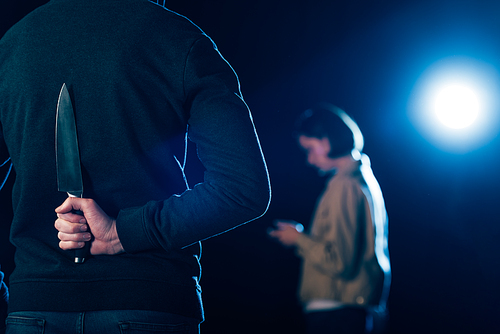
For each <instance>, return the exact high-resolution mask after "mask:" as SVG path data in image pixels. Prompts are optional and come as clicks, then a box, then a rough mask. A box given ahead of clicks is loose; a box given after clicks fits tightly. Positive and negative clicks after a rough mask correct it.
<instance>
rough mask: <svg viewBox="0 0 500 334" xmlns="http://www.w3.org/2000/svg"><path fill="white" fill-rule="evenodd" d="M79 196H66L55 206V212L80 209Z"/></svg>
mask: <svg viewBox="0 0 500 334" xmlns="http://www.w3.org/2000/svg"><path fill="white" fill-rule="evenodd" d="M79 199H80V198H76V197H68V198H66V200H65V201H64V202H63V204H61V205H60V206H58V207H57V208H56V210H55V211H56V213H68V212H71V211H73V210H81V203H79V201H78V200H79Z"/></svg>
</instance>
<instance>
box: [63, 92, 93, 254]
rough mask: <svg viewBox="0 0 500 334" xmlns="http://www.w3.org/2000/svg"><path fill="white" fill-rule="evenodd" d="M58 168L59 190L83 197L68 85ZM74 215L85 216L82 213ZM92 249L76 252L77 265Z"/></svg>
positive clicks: (72, 195)
mask: <svg viewBox="0 0 500 334" xmlns="http://www.w3.org/2000/svg"><path fill="white" fill-rule="evenodd" d="M55 147H56V168H57V188H58V190H59V191H62V192H65V193H67V194H68V196H69V197H82V196H83V180H82V168H81V164H80V150H79V148H78V137H77V131H76V123H75V115H74V111H73V105H72V103H71V97H70V95H69V91H68V88H67V86H66V83H64V84H63V85H62V87H61V91H60V93H59V99H58V101H57V110H56V142H55ZM73 213H75V214H78V215H81V216H83V213H82V212H81V211H77V210H74V211H73ZM89 249H90V242H86V243H85V247H83V248H80V249H77V250H75V263H83V262H84V261H85V258H86V257H87V255H88V253H89Z"/></svg>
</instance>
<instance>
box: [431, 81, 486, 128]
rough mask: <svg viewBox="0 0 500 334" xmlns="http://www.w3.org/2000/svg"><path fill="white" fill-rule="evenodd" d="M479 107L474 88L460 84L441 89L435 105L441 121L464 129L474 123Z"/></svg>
mask: <svg viewBox="0 0 500 334" xmlns="http://www.w3.org/2000/svg"><path fill="white" fill-rule="evenodd" d="M479 108H480V106H479V101H478V99H477V96H476V94H475V93H474V92H473V91H472V89H470V88H469V87H467V86H464V85H459V84H455V85H450V86H447V87H444V88H443V89H441V91H439V92H438V94H437V96H436V101H435V105H434V110H435V113H436V115H437V117H438V119H439V120H440V121H441V123H443V124H444V125H446V126H448V127H450V128H453V129H462V128H465V127H467V126H469V125H471V124H472V123H474V121H475V120H476V118H477V115H478V113H479Z"/></svg>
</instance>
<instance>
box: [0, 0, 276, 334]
mask: <svg viewBox="0 0 500 334" xmlns="http://www.w3.org/2000/svg"><path fill="white" fill-rule="evenodd" d="M63 83H65V84H66V86H67V88H68V91H69V94H70V96H71V100H72V104H73V109H74V113H75V118H76V127H77V133H78V142H79V146H80V147H79V148H80V158H81V159H80V160H81V166H82V175H83V186H84V190H83V197H84V198H67V195H66V194H65V193H62V192H59V191H58V187H57V178H56V175H57V173H56V156H55V150H54V142H55V138H54V127H55V119H56V107H57V100H58V96H59V92H60V91H61V87H62V85H63ZM187 138H189V140H191V141H192V142H194V144H195V145H196V147H197V154H198V157H199V159H200V161H201V163H202V164H203V166H204V167H205V173H204V181H203V182H201V183H200V184H197V185H195V186H193V187H191V186H190V185H188V181H189V180H187V179H186V178H185V175H184V167H185V163H186V140H187ZM8 157H10V158H11V161H12V163H13V168H14V170H15V172H16V179H15V183H14V186H13V187H14V189H13V209H14V219H13V221H12V224H11V235H10V240H11V242H12V243H13V245H14V246H15V247H16V267H15V270H14V272H13V273H12V275H11V276H10V278H9V290H10V300H9V316H8V318H7V331H8V332H9V333H18V331H19V332H23V331H24V328H25V327H26V326H28V327H30V328H37V327H38V326H40V327H44V330H45V333H47V334H51V333H59V332H61V333H65V334H66V333H69V331H68V326H72V327H73V326H75V324H76V326H83V328H84V330H85V333H88V332H87V331H90V330H92V329H95V332H97V333H108V334H111V333H115V332H116V333H118V332H119V327H121V328H122V330H125V329H131V328H135V327H140V328H144V327H146V328H150V327H151V328H160V329H162V330H165V331H166V330H167V329H168V328H171V327H172V326H173V327H174V328H177V329H178V328H179V327H181V328H184V327H186V329H185V330H184V331H181V332H185V333H193V332H197V329H198V325H199V323H200V322H201V321H203V319H204V316H203V307H202V303H201V288H200V284H199V279H200V267H199V260H200V254H201V252H200V250H201V249H200V241H201V240H204V239H207V238H210V237H212V236H214V235H217V234H220V233H222V232H225V231H227V230H229V229H232V228H234V227H236V226H239V225H241V224H243V223H245V222H248V221H251V220H253V219H256V218H258V217H259V216H261V215H262V214H263V213H264V212H265V211H266V209H267V206H268V204H269V200H270V188H269V179H268V175H267V170H266V165H265V162H264V159H263V156H262V152H261V149H260V144H259V140H258V138H257V135H256V132H255V129H254V125H253V121H252V117H251V114H250V112H249V110H248V108H247V106H246V104H245V102H244V101H243V98H242V95H241V92H240V87H239V82H238V78H237V76H236V75H235V73H234V72H233V70H232V68H231V67H230V66H229V64H228V63H227V62H226V61H225V60H224V58H222V56H221V55H220V54H219V52H218V50H217V48H216V47H215V45H214V43H213V42H212V40H211V39H210V38H209V37H208V36H207V35H205V34H204V33H203V31H201V30H200V29H199V28H198V27H197V26H195V25H194V24H193V23H192V22H191V21H189V20H188V19H186V18H185V17H183V16H181V15H178V14H176V13H174V12H171V11H169V10H167V9H165V8H164V7H162V6H160V5H158V4H157V3H155V2H151V1H148V0H86V1H80V0H51V1H50V2H49V3H47V4H46V5H44V6H42V7H39V8H38V9H36V10H35V11H33V12H32V13H30V14H29V15H27V16H26V17H25V18H24V19H22V20H21V21H20V22H19V23H18V24H16V25H15V26H14V27H13V28H11V29H10V30H9V31H8V32H7V33H6V34H5V36H4V37H3V38H2V40H0V161H5V160H6V159H8ZM56 208H57V209H56ZM73 210H81V211H83V217H82V216H80V215H77V214H75V213H73ZM54 211H56V212H54ZM56 213H57V215H56ZM54 226H55V228H54ZM56 229H57V230H56ZM89 240H90V242H91V248H90V256H89V258H87V260H86V261H85V263H83V264H75V263H74V262H73V259H74V253H73V250H74V249H76V248H80V247H82V246H83V243H84V242H85V241H87V242H88V241H89ZM108 325H109V327H108ZM23 333H24V332H23Z"/></svg>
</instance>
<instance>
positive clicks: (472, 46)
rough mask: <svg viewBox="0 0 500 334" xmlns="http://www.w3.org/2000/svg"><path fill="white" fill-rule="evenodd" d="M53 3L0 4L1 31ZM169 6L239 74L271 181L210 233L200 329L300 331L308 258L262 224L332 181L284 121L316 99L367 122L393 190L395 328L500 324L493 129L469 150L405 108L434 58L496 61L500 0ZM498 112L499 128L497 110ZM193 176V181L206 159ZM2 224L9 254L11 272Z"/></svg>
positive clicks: (248, 1) (301, 217) (306, 202)
mask: <svg viewBox="0 0 500 334" xmlns="http://www.w3.org/2000/svg"><path fill="white" fill-rule="evenodd" d="M45 2H46V1H43V0H40V1H34V0H30V1H23V2H21V1H19V2H16V3H14V2H6V1H5V0H2V3H1V5H0V13H1V14H0V29H1V31H0V33H1V34H3V33H4V32H5V31H6V30H7V29H8V28H9V27H10V26H11V25H12V24H14V23H15V22H17V21H18V20H19V19H21V18H22V17H23V16H24V15H25V14H26V13H28V12H29V11H31V10H32V9H34V8H36V7H37V6H39V5H42V4H43V3H45ZM167 7H168V8H170V9H172V10H175V11H177V12H179V13H181V14H183V15H186V16H187V17H189V18H190V19H191V20H193V21H194V22H195V23H196V24H198V25H199V26H200V27H201V28H202V29H203V30H204V31H205V32H206V33H207V34H208V35H209V36H211V37H212V38H213V39H214V41H215V42H216V43H217V45H218V47H219V49H220V51H221V53H222V54H223V56H224V57H225V58H226V59H227V60H228V61H229V62H230V63H231V65H232V66H233V68H234V69H235V71H236V72H237V73H238V75H239V78H240V81H241V85H242V92H243V95H244V97H245V99H246V102H247V103H248V104H249V106H250V108H251V110H252V112H253V116H254V121H255V124H256V127H257V131H258V133H259V135H260V139H261V143H262V147H263V150H264V154H265V157H266V159H267V162H268V167H269V172H270V175H271V182H272V186H273V199H272V203H271V206H270V208H269V211H268V213H267V214H266V215H265V216H264V217H263V218H261V219H259V220H257V221H254V222H251V223H249V224H247V225H245V226H243V227H241V228H238V229H236V230H233V231H231V232H229V233H226V234H224V235H221V236H218V237H216V238H213V239H210V240H207V241H205V242H204V244H203V246H204V248H203V257H202V263H203V275H202V286H203V291H204V302H205V307H206V318H207V320H206V321H205V323H203V324H202V333H205V334H208V333H218V334H223V333H301V330H302V328H303V320H302V317H301V313H300V308H299V306H298V304H297V299H296V287H297V277H298V273H299V265H300V261H299V260H298V258H296V257H295V256H294V254H293V251H292V250H290V249H285V248H283V247H281V246H279V245H278V244H276V243H274V242H273V241H271V240H269V239H268V238H267V237H266V229H267V228H268V227H270V226H272V222H273V220H274V219H276V218H286V219H295V220H297V221H300V222H302V223H304V225H306V226H307V225H308V221H309V219H310V215H311V211H312V209H313V206H314V203H315V199H316V197H317V196H318V194H319V193H320V191H321V189H322V186H323V182H324V179H322V178H320V177H318V176H317V175H316V173H315V171H314V170H313V169H311V168H309V167H307V166H306V164H305V162H304V155H303V153H302V152H300V151H299V149H298V148H297V147H296V144H295V142H294V141H293V140H292V137H291V133H290V132H291V131H290V130H291V127H292V124H293V121H294V119H295V117H296V116H297V115H298V114H299V113H300V112H301V111H302V110H304V109H305V108H307V107H309V106H311V105H313V104H315V103H316V102H319V101H328V102H332V103H335V104H337V105H338V106H340V107H342V108H344V109H345V110H346V111H347V112H348V113H350V114H351V115H352V116H353V117H354V118H355V120H356V121H357V122H358V124H359V126H360V128H361V129H362V131H363V132H364V135H365V141H366V145H365V152H366V153H367V154H368V155H369V156H370V158H371V160H372V166H373V169H374V172H375V175H376V176H377V178H378V179H379V182H380V184H381V186H382V190H383V192H384V195H385V199H386V205H387V209H388V213H389V219H390V241H389V246H390V252H391V260H392V268H393V285H392V290H391V296H390V300H389V305H390V312H391V332H392V333H498V332H500V329H499V325H498V320H496V319H497V318H498V316H499V315H500V307H499V299H500V298H499V297H500V295H499V288H498V281H499V279H500V270H499V269H498V267H499V265H500V256H499V254H500V252H499V250H500V246H499V243H498V242H497V239H498V238H499V236H500V227H499V220H500V219H499V218H498V214H497V212H498V207H499V204H498V199H499V195H498V189H499V186H500V178H499V177H498V176H497V170H498V167H497V166H498V162H499V161H498V149H499V147H500V142H499V139H498V138H497V136H496V134H497V132H498V131H493V132H492V133H491V135H490V137H491V138H490V140H489V141H487V142H484V143H482V145H480V146H478V147H475V148H474V149H473V150H469V151H466V152H460V153H457V152H447V151H446V150H443V149H442V148H439V147H436V146H434V145H433V143H432V142H430V141H428V140H427V138H426V137H425V136H424V135H423V134H421V132H419V131H418V129H417V126H416V125H415V124H414V122H412V121H411V117H410V116H409V109H411V108H410V102H409V101H411V99H412V94H413V92H414V87H415V85H416V84H417V83H418V81H419V78H420V76H421V75H422V74H423V73H424V72H425V70H426V69H427V68H428V67H429V66H431V65H432V64H434V63H435V62H437V61H440V60H441V59H444V58H450V57H451V58H457V57H462V56H465V57H470V58H473V59H477V60H479V61H481V62H485V63H487V64H490V66H491V67H492V68H493V69H495V70H496V69H498V67H499V66H500V58H499V56H500V52H499V51H500V50H499V44H498V41H499V38H498V37H499V33H500V29H499V28H500V20H498V19H497V18H498V15H499V14H500V5H498V4H497V2H496V1H472V0H456V1H451V0H444V1H439V0H438V1H436V0H434V1H431V0H420V1H415V0H408V1H392V0H386V1H384V0H380V1H372V0H351V1H345V2H340V1H321V0H309V1H307V3H306V2H303V1H300V2H299V1H282V0H275V1H270V0H266V1H263V0H239V1H234V0H232V1H230V0H204V1H202V0H196V1H194V0H193V1H188V0H184V1H181V0H176V1H167ZM490 83H491V82H490ZM493 95H495V96H497V95H498V92H495V93H494V94H493ZM498 113H499V110H498V108H493V110H492V115H498ZM490 123H492V124H493V125H494V126H493V128H496V129H498V117H497V118H492V121H491V122H490ZM484 131H486V130H484ZM5 172H6V169H5V168H2V169H0V179H2V177H3V175H4V174H5ZM190 173H191V175H192V176H191V178H192V181H197V179H198V178H199V175H200V171H199V170H197V168H193V169H191V170H190ZM11 185H12V178H11V180H9V182H8V183H7V185H6V187H5V189H3V190H2V192H1V193H0V196H1V197H0V201H1V206H0V219H1V220H2V222H4V221H8V220H9V219H10V215H11V213H10V200H9V194H8V192H9V187H11ZM34 219H36V217H34ZM2 225H3V226H2V231H1V241H0V246H1V253H0V255H1V258H0V261H1V262H0V263H2V267H3V269H4V271H5V272H6V274H9V273H10V271H11V270H12V268H13V264H12V260H11V255H12V249H11V248H10V247H9V246H8V242H7V237H6V235H7V231H6V230H5V225H6V224H2Z"/></svg>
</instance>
